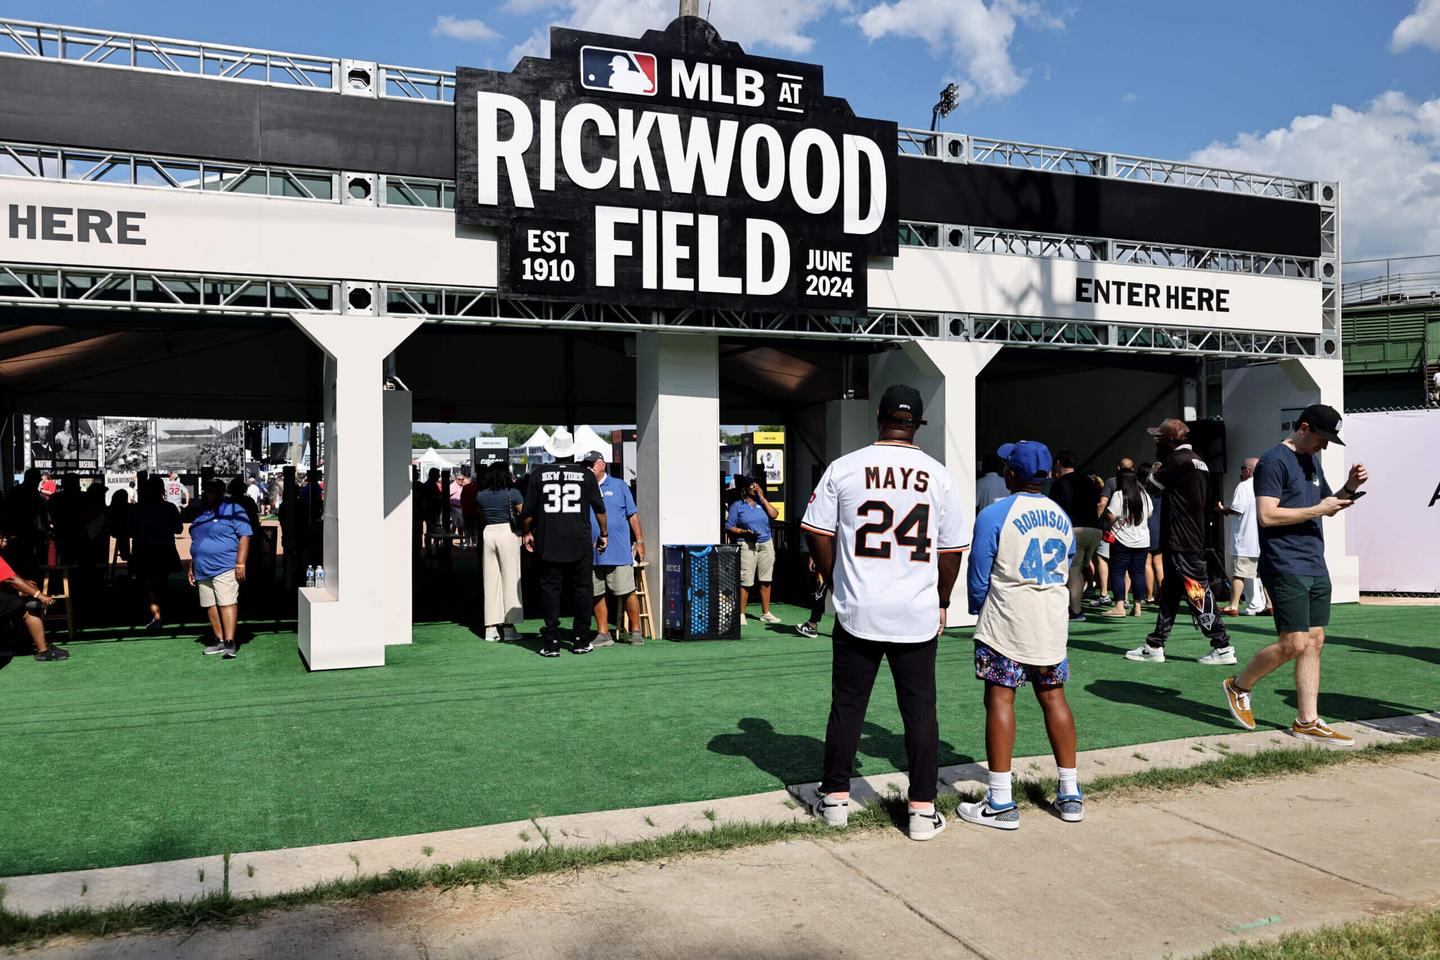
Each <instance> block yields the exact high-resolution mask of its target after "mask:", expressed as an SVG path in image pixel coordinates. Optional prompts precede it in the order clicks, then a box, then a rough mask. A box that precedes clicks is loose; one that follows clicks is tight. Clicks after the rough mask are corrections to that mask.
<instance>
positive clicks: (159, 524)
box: [0, 469, 316, 663]
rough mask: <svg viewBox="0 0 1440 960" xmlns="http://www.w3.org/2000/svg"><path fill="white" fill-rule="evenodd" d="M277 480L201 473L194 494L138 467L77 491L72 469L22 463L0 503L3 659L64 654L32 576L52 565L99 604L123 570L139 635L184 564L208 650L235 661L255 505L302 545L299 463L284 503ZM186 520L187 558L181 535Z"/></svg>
mask: <svg viewBox="0 0 1440 960" xmlns="http://www.w3.org/2000/svg"><path fill="white" fill-rule="evenodd" d="M284 486H285V485H284V484H281V483H274V484H268V483H267V482H266V481H265V480H264V479H263V478H262V477H260V476H259V475H258V474H251V475H248V476H237V477H234V478H232V479H230V480H229V481H228V482H227V481H226V480H223V479H221V478H219V477H213V476H209V477H206V478H203V479H202V480H201V482H200V488H201V490H200V495H199V496H198V497H192V496H191V493H190V489H191V488H190V486H189V485H187V484H186V483H185V482H183V481H182V479H181V478H180V476H179V474H178V473H177V472H175V471H170V472H169V473H168V474H164V475H161V474H147V473H140V474H139V475H137V477H136V479H135V480H134V481H132V482H130V483H128V484H127V485H126V486H124V487H119V488H117V489H114V490H113V491H112V490H110V489H108V488H107V487H106V485H105V484H104V483H103V482H102V481H100V480H98V479H96V480H92V482H91V483H90V484H89V486H88V487H85V488H83V489H82V485H81V477H80V476H79V475H76V474H65V475H62V476H61V477H60V478H59V480H58V482H57V481H55V480H54V479H53V478H51V477H50V476H49V474H48V473H47V472H45V471H43V470H39V469H31V470H28V471H26V473H25V475H24V477H23V479H22V482H21V483H20V484H19V485H17V486H16V487H15V488H14V489H12V490H11V491H10V492H9V494H8V495H7V496H6V497H5V499H4V501H3V503H0V536H3V542H0V559H3V561H4V564H3V566H0V574H3V576H0V582H3V585H0V598H3V599H0V662H5V663H8V662H9V659H11V658H13V656H14V655H15V654H16V653H20V654H25V653H32V654H33V655H34V657H35V659H36V660H39V661H41V662H58V661H63V660H66V659H68V658H69V652H68V651H67V650H65V649H63V648H61V647H58V646H55V645H54V644H53V643H52V642H48V641H47V639H46V637H45V630H44V620H45V613H46V611H47V610H49V609H50V608H51V607H52V606H53V604H54V602H55V599H56V598H53V597H51V596H50V595H49V594H47V593H46V592H45V591H44V590H42V589H41V586H40V584H42V583H44V582H45V581H46V580H47V577H46V573H47V572H53V571H64V572H65V574H66V576H67V578H68V582H69V588H70V595H69V596H66V597H64V598H63V599H64V600H65V602H66V603H67V604H68V603H72V602H74V601H75V600H77V599H80V600H83V601H85V602H86V603H90V604H94V603H98V601H99V599H100V598H101V597H102V595H103V594H104V587H105V585H106V584H107V582H110V581H112V580H113V579H114V578H115V577H116V576H117V575H123V576H124V577H128V579H129V581H130V582H131V583H132V584H133V585H134V587H135V594H136V595H138V597H139V599H140V602H141V603H142V604H143V607H142V608H141V609H137V610H136V616H137V618H139V619H140V620H141V622H142V623H143V628H144V629H145V630H146V631H147V632H158V631H161V630H163V629H165V610H166V607H167V606H169V604H170V602H171V601H172V600H174V599H175V598H174V597H173V596H171V594H170V580H171V578H172V577H173V576H175V575H176V574H181V573H184V574H186V576H187V579H188V581H189V584H190V585H191V586H192V587H193V588H194V589H195V591H196V597H197V599H198V601H199V604H200V607H201V608H202V609H203V610H204V611H205V613H206V616H207V619H208V620H209V625H210V630H211V635H212V642H211V643H210V644H208V645H207V646H206V648H205V653H206V654H220V655H223V656H224V658H225V659H233V658H234V657H235V656H236V655H237V653H238V650H239V644H238V642H237V639H236V625H237V623H238V619H239V613H238V596H239V586H240V584H242V583H244V582H245V579H246V571H247V568H248V566H249V565H250V561H251V550H250V545H251V541H252V538H254V537H257V536H258V534H259V532H260V529H261V515H262V511H263V512H265V513H271V512H277V513H278V514H279V516H280V520H281V523H280V526H281V528H282V530H286V529H289V530H291V531H293V532H292V533H290V534H289V535H287V542H286V548H287V551H288V553H289V554H291V555H293V558H292V559H293V560H294V562H296V563H298V562H300V560H299V558H300V557H303V555H304V553H305V549H306V540H307V539H309V537H308V531H307V530H306V529H305V526H306V525H305V523H304V521H303V518H302V517H301V516H300V514H301V513H304V512H306V511H309V510H311V509H312V505H311V504H310V502H309V501H310V496H311V494H312V493H314V492H316V491H315V488H313V487H311V485H310V484H309V481H308V478H307V477H306V476H305V474H304V473H303V472H302V473H299V474H298V475H297V476H296V479H295V481H294V483H293V484H292V485H291V488H290V493H289V494H288V500H289V502H288V503H287V502H286V499H287V495H286V494H285V493H284V489H283V488H284ZM306 515H308V513H307V514H306ZM287 519H288V520H289V521H290V522H289V523H287V522H286V521H287ZM187 529H188V533H189V556H190V563H189V564H188V565H187V564H186V563H185V562H184V561H183V559H182V557H181V554H180V550H179V544H178V542H177V538H179V537H181V536H182V535H183V534H185V533H186V531H187ZM267 562H268V559H267ZM292 565H293V563H292ZM292 579H293V577H292ZM17 596H18V599H19V600H20V601H21V602H20V604H19V605H17V604H16V602H15V599H16V598H17ZM70 613H71V616H73V615H74V610H73V609H72V610H71V611H70ZM122 616H128V614H125V613H123V612H122Z"/></svg>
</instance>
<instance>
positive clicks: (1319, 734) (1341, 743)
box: [1290, 717, 1355, 747]
mask: <svg viewBox="0 0 1440 960" xmlns="http://www.w3.org/2000/svg"><path fill="white" fill-rule="evenodd" d="M1290 736H1292V737H1294V738H1295V739H1297V740H1308V741H1310V742H1311V743H1318V744H1320V745H1322V746H1326V747H1353V746H1355V738H1354V737H1347V736H1345V734H1343V733H1341V732H1339V731H1338V730H1335V729H1333V728H1331V727H1330V725H1329V724H1327V723H1326V722H1325V721H1324V720H1321V719H1320V718H1318V717H1317V718H1315V721H1314V722H1313V723H1301V722H1300V721H1299V720H1296V721H1295V722H1294V723H1292V724H1290Z"/></svg>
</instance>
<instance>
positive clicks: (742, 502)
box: [725, 497, 770, 543]
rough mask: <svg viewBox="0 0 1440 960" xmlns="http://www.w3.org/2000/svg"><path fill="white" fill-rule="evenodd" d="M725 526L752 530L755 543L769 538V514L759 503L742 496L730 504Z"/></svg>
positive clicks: (763, 541)
mask: <svg viewBox="0 0 1440 960" xmlns="http://www.w3.org/2000/svg"><path fill="white" fill-rule="evenodd" d="M725 526H727V527H739V528H740V529H741V530H751V531H753V532H754V533H755V534H757V536H756V537H755V542H756V543H765V542H766V541H767V540H769V539H770V514H768V513H766V512H765V508H764V507H762V506H760V504H758V503H751V502H750V501H749V500H747V499H745V498H743V497H742V498H741V499H739V500H736V501H735V502H734V503H732V504H730V513H729V515H728V516H727V517H726V518H725Z"/></svg>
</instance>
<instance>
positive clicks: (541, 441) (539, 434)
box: [520, 427, 550, 453]
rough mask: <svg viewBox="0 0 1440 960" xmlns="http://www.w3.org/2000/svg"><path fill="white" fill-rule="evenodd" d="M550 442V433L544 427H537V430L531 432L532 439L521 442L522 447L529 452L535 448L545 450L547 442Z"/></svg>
mask: <svg viewBox="0 0 1440 960" xmlns="http://www.w3.org/2000/svg"><path fill="white" fill-rule="evenodd" d="M549 442H550V434H548V433H546V432H545V428H544V427H536V428H535V432H534V433H532V434H530V439H529V440H526V441H525V442H524V443H522V444H520V448H521V449H522V450H524V451H526V452H527V453H528V452H529V451H530V450H532V449H534V450H543V449H544V448H545V444H547V443H549Z"/></svg>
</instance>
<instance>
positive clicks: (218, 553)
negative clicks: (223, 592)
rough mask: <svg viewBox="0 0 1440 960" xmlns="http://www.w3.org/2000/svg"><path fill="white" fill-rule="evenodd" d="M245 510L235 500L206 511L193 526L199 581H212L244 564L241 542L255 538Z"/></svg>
mask: <svg viewBox="0 0 1440 960" xmlns="http://www.w3.org/2000/svg"><path fill="white" fill-rule="evenodd" d="M254 535H255V531H254V530H253V529H252V528H251V526H250V518H249V517H248V516H246V514H245V508H244V507H242V506H241V505H240V504H238V503H236V502H235V501H233V500H222V501H221V502H220V506H218V507H216V508H215V509H214V510H205V511H203V512H201V514H200V515H199V516H198V517H196V518H195V519H194V520H192V521H191V522H190V558H191V560H192V562H193V564H192V565H193V568H194V570H195V579H196V580H211V579H213V578H215V577H218V576H219V575H220V574H222V573H224V572H225V571H227V570H234V569H235V567H236V566H237V565H239V562H240V538H241V537H253V536H254Z"/></svg>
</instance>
